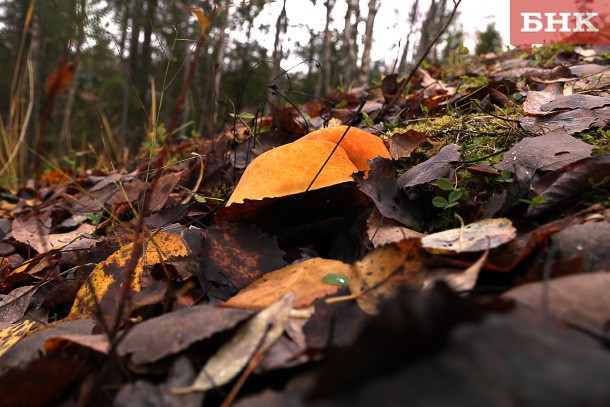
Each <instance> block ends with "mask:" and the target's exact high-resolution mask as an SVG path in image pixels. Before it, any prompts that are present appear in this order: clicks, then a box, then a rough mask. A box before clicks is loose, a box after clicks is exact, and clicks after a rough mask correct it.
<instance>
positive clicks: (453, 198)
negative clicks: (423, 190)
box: [432, 178, 467, 209]
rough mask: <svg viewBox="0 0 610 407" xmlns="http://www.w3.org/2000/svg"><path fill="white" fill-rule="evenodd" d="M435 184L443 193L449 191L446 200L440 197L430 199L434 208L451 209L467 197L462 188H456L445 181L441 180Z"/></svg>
mask: <svg viewBox="0 0 610 407" xmlns="http://www.w3.org/2000/svg"><path fill="white" fill-rule="evenodd" d="M436 184H437V185H438V187H439V188H440V189H442V190H443V191H449V196H448V197H447V198H445V197H442V196H435V197H434V198H433V199H432V205H434V206H436V207H437V208H441V209H449V208H453V207H454V206H457V205H458V204H459V201H460V199H462V198H464V197H465V196H467V192H466V190H465V189H464V188H458V187H456V186H454V185H453V184H452V183H451V182H449V181H447V180H446V179H443V178H441V179H439V180H437V181H436Z"/></svg>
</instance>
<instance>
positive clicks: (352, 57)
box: [341, 0, 358, 90]
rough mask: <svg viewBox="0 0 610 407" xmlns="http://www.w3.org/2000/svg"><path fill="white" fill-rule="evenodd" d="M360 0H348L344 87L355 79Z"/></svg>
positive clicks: (343, 62) (344, 37) (344, 29)
mask: <svg viewBox="0 0 610 407" xmlns="http://www.w3.org/2000/svg"><path fill="white" fill-rule="evenodd" d="M357 11H358V0H347V12H346V13H345V26H344V28H343V46H342V50H341V52H342V54H343V58H342V63H341V65H342V67H343V68H342V69H343V87H344V89H345V90H347V89H349V87H350V86H351V82H352V81H353V79H354V74H355V69H354V65H355V63H356V52H357V50H356V46H355V45H356V44H355V43H354V35H357V25H358V16H357Z"/></svg>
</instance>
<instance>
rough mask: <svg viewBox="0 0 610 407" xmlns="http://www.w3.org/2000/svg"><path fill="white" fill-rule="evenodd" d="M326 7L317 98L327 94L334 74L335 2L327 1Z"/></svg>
mask: <svg viewBox="0 0 610 407" xmlns="http://www.w3.org/2000/svg"><path fill="white" fill-rule="evenodd" d="M324 6H325V7H326V24H325V26H324V39H323V41H322V54H321V58H320V59H321V61H320V63H321V65H322V70H321V75H320V79H319V80H318V82H317V83H316V90H315V94H316V96H317V97H320V96H321V95H322V92H324V94H326V93H327V92H328V90H329V88H330V78H331V74H332V72H331V71H332V67H331V64H330V42H331V36H332V32H331V31H330V22H331V13H332V11H333V8H334V7H335V0H326V2H325V3H324Z"/></svg>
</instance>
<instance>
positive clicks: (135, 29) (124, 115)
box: [119, 0, 142, 149]
mask: <svg viewBox="0 0 610 407" xmlns="http://www.w3.org/2000/svg"><path fill="white" fill-rule="evenodd" d="M141 9H142V1H141V0H135V2H134V7H133V10H132V15H131V37H130V40H129V57H128V58H127V61H125V79H124V81H125V82H124V83H123V107H122V109H121V128H120V131H119V148H121V149H122V148H126V147H129V146H130V143H129V141H128V137H127V130H128V129H127V125H128V122H129V113H130V112H129V110H130V109H129V99H130V96H131V90H132V85H131V79H132V76H133V74H134V73H135V72H136V63H137V60H138V45H139V36H140V11H141Z"/></svg>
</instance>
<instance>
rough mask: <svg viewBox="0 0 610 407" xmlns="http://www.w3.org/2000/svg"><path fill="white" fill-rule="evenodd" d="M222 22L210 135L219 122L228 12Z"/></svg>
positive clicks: (217, 46)
mask: <svg viewBox="0 0 610 407" xmlns="http://www.w3.org/2000/svg"><path fill="white" fill-rule="evenodd" d="M221 16H222V17H221V18H222V23H221V27H220V33H219V36H218V42H217V43H216V60H215V61H214V80H213V83H214V89H213V92H212V117H211V120H210V121H209V124H210V125H209V128H208V132H209V134H210V136H213V135H214V134H216V130H217V129H216V125H217V123H218V117H217V116H218V95H219V94H220V83H221V81H222V73H223V64H224V59H225V49H226V48H225V37H226V35H225V31H227V27H228V26H229V17H228V15H227V13H226V12H225V13H222V14H221Z"/></svg>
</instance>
